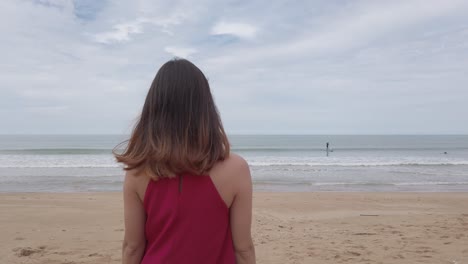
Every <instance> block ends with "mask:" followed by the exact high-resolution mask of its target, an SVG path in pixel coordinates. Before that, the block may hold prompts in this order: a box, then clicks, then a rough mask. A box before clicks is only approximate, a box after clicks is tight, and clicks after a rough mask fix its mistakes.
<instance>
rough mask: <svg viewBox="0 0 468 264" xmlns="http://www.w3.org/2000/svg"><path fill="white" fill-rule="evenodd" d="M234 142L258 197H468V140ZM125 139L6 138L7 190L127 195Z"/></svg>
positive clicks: (1, 143) (2, 146) (257, 138)
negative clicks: (120, 154) (119, 152)
mask: <svg viewBox="0 0 468 264" xmlns="http://www.w3.org/2000/svg"><path fill="white" fill-rule="evenodd" d="M229 138H230V141H231V145H232V151H233V152H235V153H238V154H240V155H241V156H243V157H244V158H245V159H246V160H247V161H248V163H249V165H250V168H251V173H252V178H253V182H254V188H255V190H257V191H288V192H289V191H292V192H295V191H311V192H312V191H423V192H437V191H468V136H467V135H450V136H442V135H440V136H439V135H437V136H429V135H412V136H400V135H387V136H382V135H373V136H369V135H359V136H358V135H352V136H351V135H350V136H347V135H340V136H338V135H333V136H319V135H232V136H230V137H229ZM125 139H126V137H125V136H122V135H0V192H95V191H120V190H121V188H122V180H123V174H124V173H123V171H122V166H121V165H119V164H117V163H116V162H115V160H114V157H113V156H112V153H111V150H112V148H113V147H114V146H115V145H117V144H118V143H119V142H121V141H123V140H125ZM327 142H329V146H330V151H329V153H328V156H327V152H326V143H327Z"/></svg>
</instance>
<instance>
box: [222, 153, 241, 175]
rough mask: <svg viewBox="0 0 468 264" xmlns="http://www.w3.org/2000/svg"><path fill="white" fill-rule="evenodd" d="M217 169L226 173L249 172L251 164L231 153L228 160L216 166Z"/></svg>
mask: <svg viewBox="0 0 468 264" xmlns="http://www.w3.org/2000/svg"><path fill="white" fill-rule="evenodd" d="M216 167H218V168H219V169H222V170H225V171H226V172H229V171H232V172H237V173H239V172H245V171H249V164H248V163H247V161H246V160H245V159H244V158H243V157H241V156H240V155H238V154H235V153H230V154H229V156H228V157H227V158H226V159H224V160H223V161H221V162H219V163H218V164H216Z"/></svg>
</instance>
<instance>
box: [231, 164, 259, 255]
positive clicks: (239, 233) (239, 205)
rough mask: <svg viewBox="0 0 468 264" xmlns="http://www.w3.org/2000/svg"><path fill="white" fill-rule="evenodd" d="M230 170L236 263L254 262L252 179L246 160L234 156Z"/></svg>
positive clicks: (232, 225)
mask: <svg viewBox="0 0 468 264" xmlns="http://www.w3.org/2000/svg"><path fill="white" fill-rule="evenodd" d="M235 163H236V166H235V167H236V168H237V169H235V170H233V171H232V172H234V173H235V175H233V179H234V180H235V181H236V184H235V186H236V190H235V196H234V200H233V202H232V205H231V208H230V210H231V231H232V239H233V242H234V249H235V253H236V260H237V263H238V264H254V263H255V248H254V244H253V241H252V235H251V225H252V179H251V176H250V170H249V166H248V164H247V162H246V161H245V160H244V159H242V158H240V157H236V159H235Z"/></svg>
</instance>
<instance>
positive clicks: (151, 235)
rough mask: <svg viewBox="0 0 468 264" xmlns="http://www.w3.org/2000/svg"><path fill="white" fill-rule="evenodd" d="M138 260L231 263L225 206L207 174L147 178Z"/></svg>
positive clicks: (231, 247)
mask: <svg viewBox="0 0 468 264" xmlns="http://www.w3.org/2000/svg"><path fill="white" fill-rule="evenodd" d="M144 207H145V211H146V213H147V220H146V226H145V235H146V239H147V245H146V247H147V248H146V254H145V255H144V258H143V261H142V263H235V256H234V248H233V243H232V237H231V229H230V226H229V208H228V207H227V206H226V204H225V203H224V201H223V200H222V198H221V197H220V196H219V194H218V191H217V190H216V187H215V186H214V185H213V183H212V181H211V178H210V176H195V175H180V176H178V177H176V178H172V179H167V178H166V179H161V180H158V181H157V182H155V181H150V182H149V183H148V188H147V190H146V194H145V198H144Z"/></svg>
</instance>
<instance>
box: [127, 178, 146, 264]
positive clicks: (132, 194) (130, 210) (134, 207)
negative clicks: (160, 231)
mask: <svg viewBox="0 0 468 264" xmlns="http://www.w3.org/2000/svg"><path fill="white" fill-rule="evenodd" d="M136 186H137V185H136V177H135V176H134V175H132V174H131V173H130V172H127V174H126V175H125V181H124V188H123V200H124V222H125V236H124V240H123V245H122V263H123V264H140V262H141V259H142V257H143V253H144V251H145V246H146V239H145V222H146V214H145V209H144V207H143V202H142V201H141V199H140V197H139V196H138V194H137V187H136Z"/></svg>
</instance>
